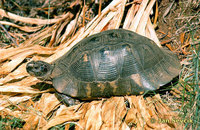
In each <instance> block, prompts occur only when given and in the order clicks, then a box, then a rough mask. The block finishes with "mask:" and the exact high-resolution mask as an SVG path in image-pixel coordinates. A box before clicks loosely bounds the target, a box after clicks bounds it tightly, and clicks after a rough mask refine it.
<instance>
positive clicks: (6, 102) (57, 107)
mask: <svg viewBox="0 0 200 130" xmlns="http://www.w3.org/2000/svg"><path fill="white" fill-rule="evenodd" d="M155 1H156V0H137V1H134V2H132V3H128V1H127V0H113V1H112V2H111V3H110V4H109V5H108V6H107V7H106V8H104V9H103V10H102V11H101V12H100V13H99V14H98V15H97V16H95V17H94V18H93V19H91V21H90V22H88V23H87V24H86V25H85V26H80V25H81V24H83V23H82V18H84V17H86V16H85V12H84V11H85V10H82V12H81V13H80V16H79V14H77V16H74V15H73V14H72V13H70V12H67V13H66V14H63V15H61V16H58V17H57V18H55V19H46V20H44V19H37V18H27V17H22V16H18V15H16V14H13V13H9V12H5V10H3V9H0V16H1V17H6V18H8V19H13V20H16V21H20V22H22V23H27V24H36V25H37V26H36V27H31V26H30V27H29V26H27V25H26V26H19V25H17V24H14V23H10V22H6V21H0V23H1V24H2V25H10V26H13V27H16V28H18V29H20V30H23V31H26V32H35V31H38V32H36V33H33V34H31V36H30V38H29V39H27V40H25V41H24V42H23V43H22V44H20V45H19V47H14V46H11V47H9V48H2V49H0V93H1V95H0V110H1V113H0V114H1V116H2V117H6V115H10V116H14V117H16V118H20V119H22V120H23V121H25V125H24V126H23V129H44V130H46V129H49V128H51V127H53V126H56V125H59V124H64V125H65V128H66V129H67V128H69V127H70V124H75V129H161V128H162V129H163V128H164V129H181V128H182V125H179V124H178V123H176V122H175V121H173V118H176V119H178V113H176V112H172V110H171V109H170V108H169V107H168V106H167V105H166V104H164V103H163V101H162V100H161V98H160V96H159V94H157V95H155V96H153V97H148V98H146V99H144V97H143V96H142V95H141V96H125V97H111V98H109V99H102V100H99V101H92V102H89V103H81V104H79V105H75V106H71V107H66V106H65V105H62V104H61V103H60V102H59V101H58V100H57V98H56V97H55V95H54V94H50V93H49V91H52V89H47V90H42V91H40V90H39V89H36V88H33V87H31V86H32V85H36V83H38V82H40V81H39V80H38V79H36V78H34V77H31V76H30V75H28V74H27V72H26V69H25V66H26V63H27V59H31V60H44V61H46V62H49V63H51V62H53V61H55V60H56V59H57V58H59V57H61V56H63V55H64V54H65V53H66V52H68V51H69V50H70V48H71V47H72V46H74V45H75V44H76V43H77V42H78V41H80V40H82V39H84V38H85V37H87V36H89V35H92V34H94V33H98V32H101V31H103V30H108V29H116V28H119V27H120V25H121V23H122V18H123V16H125V21H124V24H123V28H124V29H129V30H132V31H135V32H137V33H139V34H141V35H144V36H147V37H149V38H150V39H152V40H154V41H155V42H156V43H157V45H158V46H161V45H160V42H159V40H158V38H157V36H156V33H155V30H154V25H153V24H152V22H151V20H150V17H149V16H150V12H151V10H152V7H153V5H154V4H155ZM75 2H77V1H75ZM128 5H131V7H130V8H129V10H128V12H127V14H124V12H125V8H126V6H128ZM47 24H48V25H49V24H51V26H46V27H44V28H43V29H42V27H43V26H42V25H47ZM83 25H84V24H83ZM75 28H77V30H78V31H77V32H76V33H74V32H75ZM63 31H64V33H61V32H63ZM61 34H62V35H61ZM46 39H50V40H49V44H48V45H47V46H46V47H42V46H41V45H44V44H45V43H46ZM38 95H41V98H39V100H38V101H32V100H33V98H34V97H36V96H38ZM127 103H128V105H127ZM9 106H15V108H14V109H10V107H9Z"/></svg>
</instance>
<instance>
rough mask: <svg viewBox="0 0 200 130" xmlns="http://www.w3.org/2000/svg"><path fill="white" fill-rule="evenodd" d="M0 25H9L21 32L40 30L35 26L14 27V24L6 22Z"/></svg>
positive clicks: (1, 22) (39, 27) (0, 22)
mask: <svg viewBox="0 0 200 130" xmlns="http://www.w3.org/2000/svg"><path fill="white" fill-rule="evenodd" d="M0 24H2V25H9V26H13V27H16V28H19V29H20V30H22V31H24V32H36V31H38V30H39V29H41V26H37V27H28V26H19V25H16V24H14V23H10V22H7V21H0Z"/></svg>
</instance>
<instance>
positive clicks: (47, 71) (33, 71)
mask: <svg viewBox="0 0 200 130" xmlns="http://www.w3.org/2000/svg"><path fill="white" fill-rule="evenodd" d="M52 70H53V66H52V65H51V64H49V63H47V62H44V61H31V62H29V63H28V64H27V65H26V71H27V72H28V73H29V74H30V75H31V76H35V77H36V78H38V79H40V80H49V79H50V76H51V72H52Z"/></svg>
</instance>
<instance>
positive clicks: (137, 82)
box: [26, 29, 181, 105]
mask: <svg viewBox="0 0 200 130" xmlns="http://www.w3.org/2000/svg"><path fill="white" fill-rule="evenodd" d="M26 69H27V72H28V73H29V74H30V75H32V76H35V77H37V78H38V79H40V80H48V81H52V82H53V86H54V88H55V89H56V92H57V96H58V98H59V99H62V100H63V101H64V103H65V104H68V105H74V104H77V103H78V101H79V100H80V101H84V100H94V99H99V98H102V97H111V96H124V95H138V94H142V93H143V92H146V91H152V90H156V89H158V88H159V87H160V86H163V85H165V84H167V83H169V82H170V81H171V80H172V79H173V78H175V77H176V76H178V75H179V72H180V69H181V65H180V62H179V60H178V58H177V56H176V55H174V54H173V53H172V52H171V51H169V50H166V49H163V48H159V47H158V46H157V45H156V43H154V42H153V41H152V40H150V39H148V38H146V37H144V36H141V35H139V34H137V33H135V32H132V31H129V30H125V29H112V30H107V31H103V32H100V33H97V34H94V35H91V36H89V37H87V38H85V39H83V40H81V41H80V42H78V43H77V44H76V45H75V46H73V47H72V48H71V49H70V51H68V52H67V53H66V54H64V55H63V56H62V57H60V58H58V59H57V60H56V61H55V62H53V63H52V64H49V63H46V62H44V61H31V62H29V63H28V64H27V66H26Z"/></svg>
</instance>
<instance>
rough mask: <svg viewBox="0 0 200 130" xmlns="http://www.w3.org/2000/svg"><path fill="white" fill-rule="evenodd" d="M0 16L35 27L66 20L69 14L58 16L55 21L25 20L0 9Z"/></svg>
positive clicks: (25, 18)
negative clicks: (34, 25)
mask: <svg viewBox="0 0 200 130" xmlns="http://www.w3.org/2000/svg"><path fill="white" fill-rule="evenodd" d="M0 16H2V17H6V18H10V19H13V20H16V21H20V22H23V23H29V24H36V25H44V24H53V23H57V22H59V21H61V20H63V19H66V18H67V17H69V13H67V14H65V15H62V16H59V17H57V18H55V19H37V18H27V17H22V16H19V15H16V14H13V13H10V12H6V11H5V10H3V9H0Z"/></svg>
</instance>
